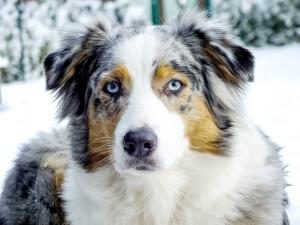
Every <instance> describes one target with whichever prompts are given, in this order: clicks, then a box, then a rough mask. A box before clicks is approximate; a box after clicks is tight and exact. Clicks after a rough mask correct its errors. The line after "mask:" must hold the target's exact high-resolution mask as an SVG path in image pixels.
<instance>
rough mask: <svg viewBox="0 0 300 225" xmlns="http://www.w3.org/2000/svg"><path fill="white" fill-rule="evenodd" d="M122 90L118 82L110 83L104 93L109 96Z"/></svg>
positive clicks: (105, 87)
mask: <svg viewBox="0 0 300 225" xmlns="http://www.w3.org/2000/svg"><path fill="white" fill-rule="evenodd" d="M120 90H121V84H120V83H119V82H117V81H110V82H108V83H107V84H106V85H105V86H104V91H105V92H106V93H108V94H112V95H113V94H117V93H119V92H120Z"/></svg>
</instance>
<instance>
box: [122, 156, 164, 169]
mask: <svg viewBox="0 0 300 225" xmlns="http://www.w3.org/2000/svg"><path fill="white" fill-rule="evenodd" d="M126 166H127V168H128V169H134V170H137V171H141V172H143V171H145V172H151V171H155V170H156V169H158V163H157V162H156V161H155V160H153V159H150V158H146V159H129V160H127V161H126Z"/></svg>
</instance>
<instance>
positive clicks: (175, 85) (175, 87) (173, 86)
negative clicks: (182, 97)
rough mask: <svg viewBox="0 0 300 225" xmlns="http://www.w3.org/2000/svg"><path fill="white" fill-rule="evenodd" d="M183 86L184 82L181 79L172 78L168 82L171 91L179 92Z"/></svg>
mask: <svg viewBox="0 0 300 225" xmlns="http://www.w3.org/2000/svg"><path fill="white" fill-rule="evenodd" d="M182 88H183V83H182V82H181V81H179V80H175V79H173V80H170V81H169V82H168V84H167V89H168V90H169V91H171V92H179V91H181V89H182Z"/></svg>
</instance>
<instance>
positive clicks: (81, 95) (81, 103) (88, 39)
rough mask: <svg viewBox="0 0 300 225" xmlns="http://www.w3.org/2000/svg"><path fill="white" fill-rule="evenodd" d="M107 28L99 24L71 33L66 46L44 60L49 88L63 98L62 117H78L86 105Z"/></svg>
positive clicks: (64, 43)
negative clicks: (90, 79) (91, 77)
mask: <svg viewBox="0 0 300 225" xmlns="http://www.w3.org/2000/svg"><path fill="white" fill-rule="evenodd" d="M106 34H107V33H106V29H105V28H104V26H103V25H102V24H100V23H98V24H97V25H96V26H94V27H92V28H88V29H87V31H85V32H83V33H82V34H79V35H78V34H75V35H73V36H71V35H69V36H67V37H66V38H65V40H64V42H63V48H62V49H61V50H58V51H56V52H54V53H51V54H49V55H48V56H47V57H46V58H45V60H44V70H45V74H46V88H47V90H52V91H56V93H57V96H58V97H59V98H60V117H61V118H65V117H66V116H78V115H80V114H81V113H82V112H83V111H84V109H85V107H86V99H87V95H88V83H89V78H90V76H91V75H92V73H93V71H95V69H96V68H97V66H98V63H99V61H100V57H101V53H102V49H103V48H104V47H103V46H104V45H105V44H104V39H105V37H106Z"/></svg>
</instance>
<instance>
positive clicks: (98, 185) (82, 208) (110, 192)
mask: <svg viewBox="0 0 300 225" xmlns="http://www.w3.org/2000/svg"><path fill="white" fill-rule="evenodd" d="M254 135H258V136H255V137H253V138H254V140H257V141H255V142H252V141H246V140H247V139H248V137H249V136H247V139H245V138H243V139H241V138H242V137H238V139H239V140H242V141H241V142H236V143H234V144H233V145H232V146H233V147H234V148H243V149H239V151H238V153H237V154H235V155H234V156H230V157H224V156H212V155H208V154H207V155H206V154H199V153H195V152H187V153H186V154H185V156H184V157H183V159H182V160H181V161H180V162H178V163H177V165H176V166H175V167H174V168H173V169H172V170H168V171H163V172H155V173H152V174H147V175H134V176H133V175H120V174H118V173H117V172H116V171H115V170H114V168H113V166H111V167H107V168H102V169H100V170H99V171H97V172H94V173H85V172H84V171H83V170H82V169H80V168H79V167H78V166H76V165H75V164H71V165H70V169H69V171H68V173H67V176H66V181H65V187H64V192H63V197H64V199H65V200H66V204H65V210H66V213H67V217H68V220H69V221H70V222H71V224H72V225H199V224H201V225H225V224H227V221H234V220H236V219H237V218H239V216H240V212H239V210H238V208H237V207H238V206H240V205H243V204H247V203H246V202H243V201H244V200H243V199H242V198H243V195H241V194H240V191H241V190H242V191H243V192H245V193H249V192H251V188H253V187H255V186H256V185H257V184H263V183H264V182H266V179H268V177H272V176H271V173H273V172H274V170H273V168H268V167H266V166H265V159H266V156H267V154H268V151H269V149H268V147H267V145H266V143H264V142H263V141H262V139H261V138H258V137H259V136H260V135H259V134H258V133H256V134H254ZM248 140H249V139H248ZM252 140H253V139H252ZM245 142H247V144H246V143H245ZM268 182H272V181H268Z"/></svg>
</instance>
